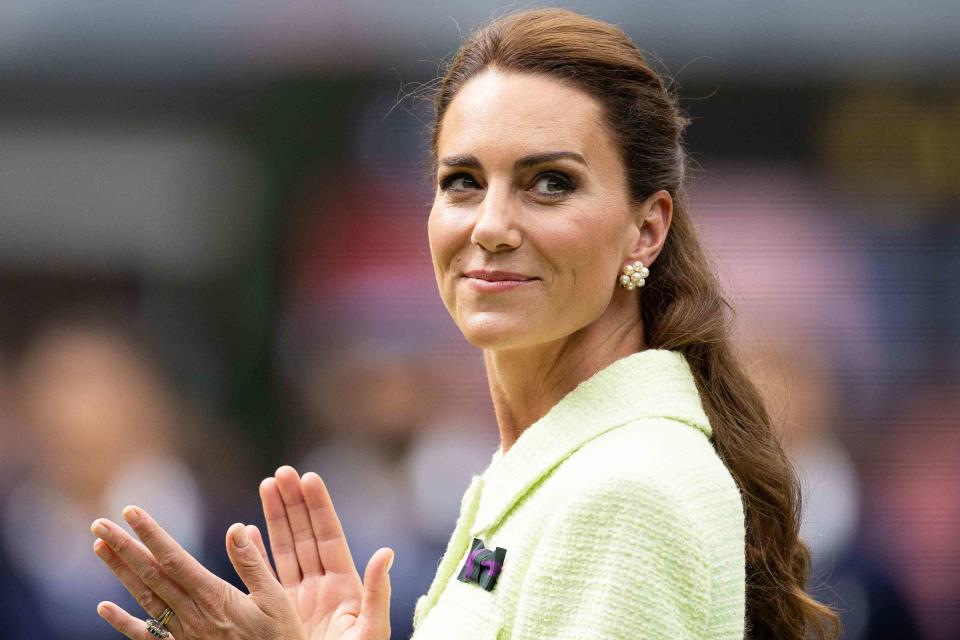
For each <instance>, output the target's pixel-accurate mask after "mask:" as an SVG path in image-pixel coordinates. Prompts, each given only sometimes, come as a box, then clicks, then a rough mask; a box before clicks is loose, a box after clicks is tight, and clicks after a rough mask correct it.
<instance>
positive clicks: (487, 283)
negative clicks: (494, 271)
mask: <svg viewBox="0 0 960 640" xmlns="http://www.w3.org/2000/svg"><path fill="white" fill-rule="evenodd" d="M463 279H464V280H465V281H466V284H467V285H468V286H470V287H471V288H472V289H475V290H476V291H478V292H480V293H497V292H502V291H513V290H514V289H522V288H526V286H529V285H530V284H531V283H533V282H536V281H537V280H539V278H529V279H527V280H512V279H508V278H501V279H499V280H486V279H483V278H474V277H470V276H464V277H463Z"/></svg>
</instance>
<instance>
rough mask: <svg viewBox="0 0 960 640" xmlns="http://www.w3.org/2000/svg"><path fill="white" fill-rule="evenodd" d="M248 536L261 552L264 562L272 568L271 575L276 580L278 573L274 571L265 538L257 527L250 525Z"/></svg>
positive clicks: (248, 526)
mask: <svg viewBox="0 0 960 640" xmlns="http://www.w3.org/2000/svg"><path fill="white" fill-rule="evenodd" d="M247 535H248V536H250V539H251V540H253V544H255V545H257V551H259V552H260V555H261V556H263V561H264V562H265V563H266V565H267V567H269V568H270V573H271V575H273V577H274V578H276V577H277V572H276V571H274V570H273V565H272V564H270V556H268V555H267V548H266V547H265V546H264V545H263V536H262V535H260V529H258V528H257V525H255V524H248V525H247Z"/></svg>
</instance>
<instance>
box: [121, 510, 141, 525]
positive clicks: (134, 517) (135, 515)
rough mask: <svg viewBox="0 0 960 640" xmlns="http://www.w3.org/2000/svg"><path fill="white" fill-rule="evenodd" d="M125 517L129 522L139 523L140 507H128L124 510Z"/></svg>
mask: <svg viewBox="0 0 960 640" xmlns="http://www.w3.org/2000/svg"><path fill="white" fill-rule="evenodd" d="M123 517H124V518H126V520H127V522H129V523H130V524H137V523H138V522H140V509H137V508H136V507H127V508H126V509H124V510H123Z"/></svg>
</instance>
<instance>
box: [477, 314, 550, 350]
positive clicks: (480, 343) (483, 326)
mask: <svg viewBox="0 0 960 640" xmlns="http://www.w3.org/2000/svg"><path fill="white" fill-rule="evenodd" d="M483 316H486V317H483ZM491 316H494V317H491ZM460 332H461V333H462V334H463V337H464V338H466V340H467V342H469V343H470V344H472V345H473V346H475V347H477V348H479V349H490V350H498V349H516V348H519V347H527V346H530V345H531V344H534V343H535V342H536V340H534V339H533V338H534V336H535V335H536V331H534V330H533V325H532V323H530V322H529V321H525V320H524V319H523V318H518V319H516V320H513V319H509V318H504V317H502V316H501V317H495V315H494V314H474V317H472V318H471V319H469V320H467V321H466V322H465V323H461V324H460Z"/></svg>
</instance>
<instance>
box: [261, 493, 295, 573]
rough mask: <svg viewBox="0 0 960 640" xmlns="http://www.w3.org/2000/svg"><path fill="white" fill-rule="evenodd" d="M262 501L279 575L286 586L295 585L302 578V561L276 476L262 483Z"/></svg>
mask: <svg viewBox="0 0 960 640" xmlns="http://www.w3.org/2000/svg"><path fill="white" fill-rule="evenodd" d="M260 501H261V502H262V503H263V517H264V519H265V520H266V521H267V535H269V536H270V549H271V551H273V561H274V562H275V563H276V565H277V577H278V578H280V583H281V584H282V585H283V586H284V587H292V586H295V585H297V584H299V583H300V580H301V578H302V574H301V573H300V561H299V560H297V552H296V550H295V549H294V546H293V532H291V531H290V523H289V522H287V510H286V508H285V507H284V506H283V496H281V495H280V488H279V487H278V486H277V479H276V478H266V479H265V480H264V481H263V482H261V483H260Z"/></svg>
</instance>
